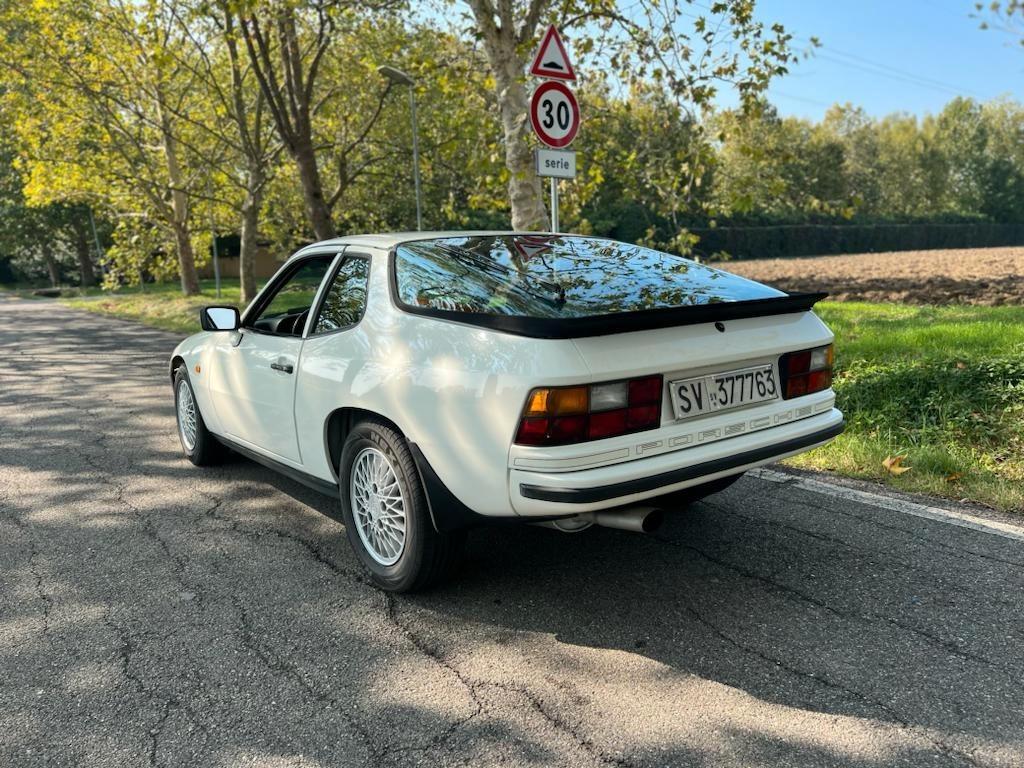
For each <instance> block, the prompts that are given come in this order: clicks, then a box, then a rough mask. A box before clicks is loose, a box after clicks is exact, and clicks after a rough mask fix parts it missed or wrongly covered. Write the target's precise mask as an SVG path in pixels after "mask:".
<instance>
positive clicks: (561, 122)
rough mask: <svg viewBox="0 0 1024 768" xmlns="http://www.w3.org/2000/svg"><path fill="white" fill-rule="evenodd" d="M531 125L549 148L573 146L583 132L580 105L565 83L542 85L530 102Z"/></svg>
mask: <svg viewBox="0 0 1024 768" xmlns="http://www.w3.org/2000/svg"><path fill="white" fill-rule="evenodd" d="M530 122H531V123H532V124H533V130H534V132H535V133H536V134H537V137H538V138H539V139H540V140H541V141H542V142H544V143H545V144H547V145H548V146H549V147H554V148H555V149H560V148H561V147H567V146H569V145H570V144H572V140H573V139H575V138H576V134H577V133H578V132H579V130H580V105H579V103H578V102H577V101H576V96H575V94H573V92H572V91H571V90H569V88H568V87H566V86H565V85H564V84H563V83H558V82H546V83H541V84H540V85H539V86H538V87H537V90H535V91H534V92H533V100H532V101H531V102H530Z"/></svg>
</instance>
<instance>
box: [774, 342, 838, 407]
mask: <svg viewBox="0 0 1024 768" xmlns="http://www.w3.org/2000/svg"><path fill="white" fill-rule="evenodd" d="M833 354H834V353H833V350H832V345H831V344H829V345H828V346H827V347H816V348H814V349H803V350H800V351H799V352H787V353H786V354H784V355H783V356H782V357H781V358H779V371H780V373H781V374H782V396H783V398H784V399H786V400H791V399H792V398H794V397H801V396H803V395H810V394H813V393H814V392H821V391H822V390H825V389H828V388H829V387H831V386H832V361H833Z"/></svg>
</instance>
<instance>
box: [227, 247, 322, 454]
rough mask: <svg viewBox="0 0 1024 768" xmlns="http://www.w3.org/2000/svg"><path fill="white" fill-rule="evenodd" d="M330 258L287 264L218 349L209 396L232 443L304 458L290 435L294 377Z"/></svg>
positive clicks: (317, 257) (318, 255)
mask: <svg viewBox="0 0 1024 768" xmlns="http://www.w3.org/2000/svg"><path fill="white" fill-rule="evenodd" d="M334 259H335V254H316V255H313V256H307V257H303V258H302V259H299V260H297V261H296V262H295V263H294V264H290V265H289V266H288V268H287V269H285V270H283V271H282V272H281V273H280V274H279V275H278V277H276V278H275V279H274V281H273V283H272V284H271V286H270V287H269V288H268V289H267V290H266V291H265V292H264V293H263V294H262V295H261V296H260V297H259V298H258V299H257V301H256V303H255V304H254V305H253V306H252V308H251V309H250V310H249V311H248V312H246V315H245V318H244V319H243V321H242V327H241V328H240V329H239V332H238V333H237V334H232V336H233V338H226V339H225V341H224V342H223V343H221V344H220V345H218V347H217V349H216V355H215V360H214V364H213V370H212V371H211V372H210V390H211V394H212V396H213V402H214V407H215V408H216V410H217V416H218V417H219V419H220V423H221V427H222V428H223V430H224V432H225V434H226V436H227V437H229V438H230V439H233V440H236V441H238V442H240V443H242V444H243V445H246V446H248V447H254V448H258V449H260V450H261V451H263V452H265V453H267V454H271V455H273V456H274V457H275V458H278V459H284V460H286V461H287V462H290V463H292V464H301V463H302V457H301V455H300V451H299V444H298V440H297V438H296V433H295V415H294V413H295V409H294V405H295V378H296V377H295V372H296V371H297V370H298V367H299V357H300V356H301V354H302V343H303V341H302V336H303V333H304V331H305V328H306V324H307V322H308V318H309V316H310V314H311V311H312V308H313V307H314V306H315V304H316V301H317V296H318V295H319V292H320V290H321V287H322V284H323V282H324V278H325V277H326V275H327V273H328V271H329V270H330V267H331V264H332V263H333V262H334Z"/></svg>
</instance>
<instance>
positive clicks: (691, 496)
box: [644, 472, 743, 510]
mask: <svg viewBox="0 0 1024 768" xmlns="http://www.w3.org/2000/svg"><path fill="white" fill-rule="evenodd" d="M741 477H743V473H742V472H741V473H740V474H738V475H730V476H729V477H721V478H719V479H718V480H712V481H711V482H710V483H702V484H701V485H694V486H691V487H689V488H684V489H683V490H681V491H673V492H672V493H666V494H665V495H664V496H657V497H655V498H653V499H651V500H650V501H645V502H644V504H650V505H651V506H652V507H659V508H661V509H669V510H671V509H682V508H683V507H687V506H689V505H690V504H694V503H696V502H698V501H700V500H701V499H706V498H707V497H708V496H710V495H712V494H714V493H721V492H722V491H724V490H725V489H726V488H728V487H729V486H730V485H732V484H733V483H735V482H736V481H737V480H739V479H740V478H741Z"/></svg>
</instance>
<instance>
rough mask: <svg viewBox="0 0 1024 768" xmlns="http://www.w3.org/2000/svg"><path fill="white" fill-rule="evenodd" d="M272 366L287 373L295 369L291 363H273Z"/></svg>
mask: <svg viewBox="0 0 1024 768" xmlns="http://www.w3.org/2000/svg"><path fill="white" fill-rule="evenodd" d="M270 367H271V368H273V369H274V370H275V371H284V372H285V373H291V372H292V371H294V370H295V368H294V366H292V365H291V364H290V363H271V364H270Z"/></svg>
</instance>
